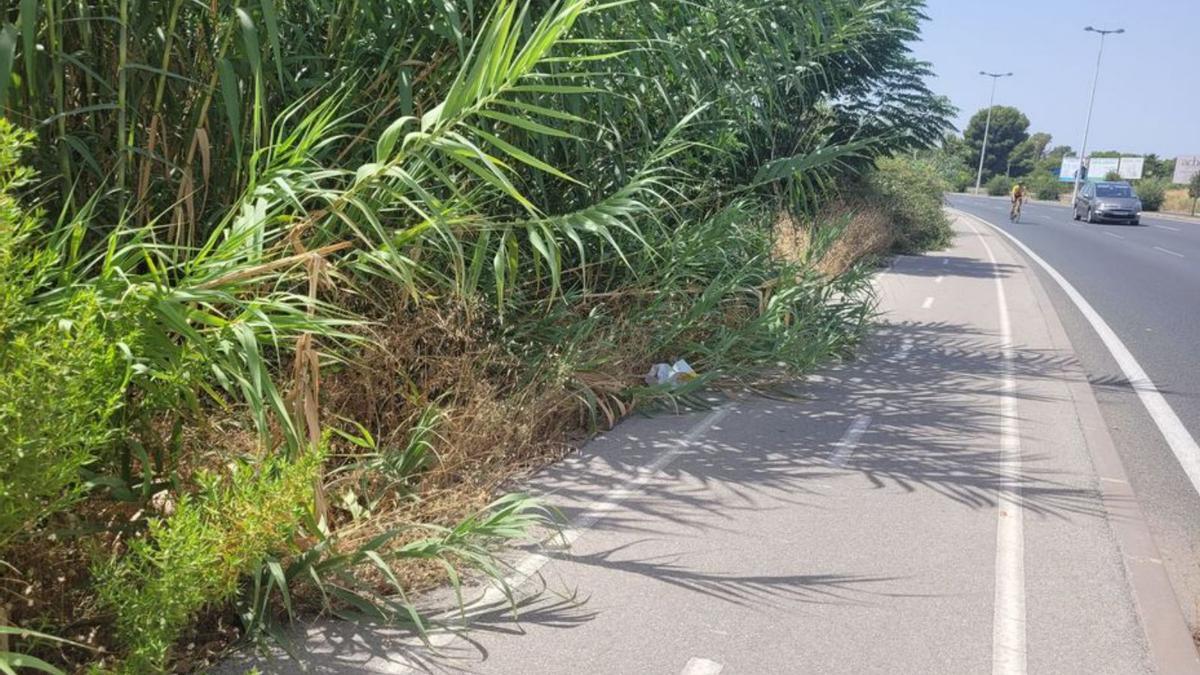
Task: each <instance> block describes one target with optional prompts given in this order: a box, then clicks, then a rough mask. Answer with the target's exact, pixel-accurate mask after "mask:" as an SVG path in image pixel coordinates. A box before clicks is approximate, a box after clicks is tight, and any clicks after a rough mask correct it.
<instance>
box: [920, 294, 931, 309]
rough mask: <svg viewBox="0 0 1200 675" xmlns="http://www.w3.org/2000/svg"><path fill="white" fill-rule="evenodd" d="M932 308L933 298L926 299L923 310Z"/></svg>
mask: <svg viewBox="0 0 1200 675" xmlns="http://www.w3.org/2000/svg"><path fill="white" fill-rule="evenodd" d="M930 307H933V297H932V296H931V297H928V298H925V302H922V303H921V309H929V308H930Z"/></svg>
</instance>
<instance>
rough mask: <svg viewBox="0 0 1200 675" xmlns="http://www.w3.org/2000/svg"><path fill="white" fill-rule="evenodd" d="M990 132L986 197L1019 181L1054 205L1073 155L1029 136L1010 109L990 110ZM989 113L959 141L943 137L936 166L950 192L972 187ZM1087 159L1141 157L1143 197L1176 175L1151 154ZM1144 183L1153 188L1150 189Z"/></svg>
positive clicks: (1044, 137) (1025, 122)
mask: <svg viewBox="0 0 1200 675" xmlns="http://www.w3.org/2000/svg"><path fill="white" fill-rule="evenodd" d="M991 112H992V119H991V126H990V129H989V130H988V133H987V137H988V138H987V154H986V156H984V157H983V175H982V179H983V183H984V184H985V185H987V186H988V189H989V192H992V193H995V194H1003V193H1005V192H1007V191H1008V189H1009V187H1010V186H1011V184H1012V182H1013V181H1015V180H1017V179H1020V180H1021V181H1022V182H1024V183H1025V184H1026V185H1028V186H1029V187H1030V188H1031V189H1032V191H1033V192H1034V193H1035V194H1036V195H1037V196H1038V197H1040V198H1045V199H1053V198H1055V197H1056V196H1057V194H1058V192H1059V191H1060V190H1061V189H1062V188H1063V186H1064V185H1067V184H1060V183H1059V182H1058V174H1059V168H1060V167H1061V166H1062V160H1063V157H1066V156H1069V155H1074V154H1076V153H1075V151H1074V150H1073V149H1072V148H1071V146H1069V145H1052V141H1053V138H1052V137H1051V135H1050V134H1048V133H1045V132H1040V131H1039V132H1032V133H1031V132H1030V130H1029V127H1030V124H1029V118H1028V117H1027V116H1026V115H1025V113H1023V112H1021V111H1020V110H1018V109H1017V108H1014V107H1012V106H1004V105H998V106H993V107H992V109H991ZM987 117H988V109H987V108H982V109H980V110H979V111H978V112H976V113H975V114H974V115H972V116H971V119H970V121H968V122H967V126H966V128H965V129H963V132H962V134H961V135H959V134H954V133H951V134H947V135H946V136H945V137H944V138H943V139H942V145H941V148H940V149H939V151H938V152H939V155H940V156H939V165H940V166H941V168H942V171H943V172H944V174H945V176H946V178H947V180H948V181H949V182H950V184H951V185H952V186H953V188H954V189H956V190H959V191H962V190H966V189H967V188H969V187H974V185H975V181H976V177H977V174H978V171H979V168H980V161H979V159H980V155H981V154H982V153H983V152H984V148H983V136H984V129H985V127H986V126H987V121H988V120H987ZM1088 155H1089V156H1090V157H1125V156H1131V155H1132V156H1141V157H1144V158H1145V167H1144V168H1143V173H1142V180H1141V181H1139V185H1144V186H1145V191H1146V192H1161V191H1162V190H1165V189H1166V187H1168V185H1169V183H1170V181H1171V178H1172V176H1173V175H1174V173H1175V160H1174V159H1173V158H1172V159H1163V158H1160V157H1158V156H1157V155H1155V154H1153V153H1151V154H1147V155H1142V154H1140V153H1130V152H1119V151H1115V150H1104V151H1099V152H1090V153H1088ZM1149 183H1153V184H1152V185H1150V184H1149Z"/></svg>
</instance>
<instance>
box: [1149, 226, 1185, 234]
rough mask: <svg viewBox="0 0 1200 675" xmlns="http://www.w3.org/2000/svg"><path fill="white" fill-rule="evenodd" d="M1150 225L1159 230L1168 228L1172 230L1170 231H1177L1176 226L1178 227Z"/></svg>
mask: <svg viewBox="0 0 1200 675" xmlns="http://www.w3.org/2000/svg"><path fill="white" fill-rule="evenodd" d="M1150 227H1157V228H1158V229H1160V230H1170V231H1172V232H1178V231H1179V228H1178V227H1171V226H1170V225H1151V226H1150Z"/></svg>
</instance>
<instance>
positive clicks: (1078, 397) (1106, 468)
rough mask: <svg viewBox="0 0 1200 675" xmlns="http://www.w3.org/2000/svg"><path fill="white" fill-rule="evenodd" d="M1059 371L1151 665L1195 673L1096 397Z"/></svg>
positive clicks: (1053, 318)
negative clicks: (1071, 402)
mask: <svg viewBox="0 0 1200 675" xmlns="http://www.w3.org/2000/svg"><path fill="white" fill-rule="evenodd" d="M946 211H947V212H948V213H950V214H953V215H955V216H957V217H960V218H963V219H966V220H969V221H971V222H973V223H977V224H979V225H980V226H983V227H985V228H986V230H987V231H989V232H995V231H998V230H997V228H996V227H995V226H994V225H992V224H991V223H989V222H987V221H986V220H983V219H982V218H979V217H977V216H975V215H972V214H970V213H967V212H965V211H959V210H957V209H954V208H949V207H947V208H946ZM997 239H998V240H999V241H1000V242H1001V245H1003V246H1005V247H1007V248H1008V249H1009V251H1011V252H1012V253H1013V254H1014V255H1016V256H1017V257H1018V258H1019V259H1021V260H1024V261H1026V262H1027V263H1029V266H1030V269H1034V268H1035V266H1034V265H1033V264H1032V261H1030V260H1029V257H1028V256H1026V255H1025V253H1024V252H1023V251H1021V250H1020V249H1019V248H1018V247H1016V246H1014V245H1012V243H1011V242H1009V241H1008V239H1007V237H1004V236H999V237H997ZM1030 283H1031V286H1032V288H1033V292H1034V294H1035V296H1036V297H1037V301H1038V304H1039V305H1040V306H1041V309H1042V314H1043V316H1044V318H1045V320H1046V325H1047V327H1048V329H1049V332H1050V338H1051V340H1052V341H1053V343H1054V345H1055V347H1058V348H1060V349H1062V350H1064V351H1066V352H1068V353H1072V354H1074V353H1075V349H1074V346H1073V345H1072V344H1071V341H1070V338H1069V337H1068V336H1067V332H1066V329H1065V328H1064V327H1063V324H1062V321H1061V319H1060V318H1059V316H1058V312H1057V311H1056V310H1055V309H1054V306H1053V305H1052V304H1051V303H1050V297H1049V295H1048V293H1047V291H1046V288H1045V286H1044V284H1043V283H1042V279H1041V275H1039V274H1033V275H1031V282H1030ZM1063 372H1064V374H1065V375H1066V376H1067V377H1068V382H1067V386H1068V390H1069V391H1070V392H1071V397H1072V399H1073V400H1074V404H1075V411H1076V414H1077V415H1078V418H1079V423H1080V426H1081V428H1082V429H1083V433H1084V441H1085V443H1087V448H1088V452H1089V454H1090V455H1091V458H1092V463H1093V465H1094V467H1095V469H1096V474H1097V476H1098V477H1099V479H1100V480H1099V488H1100V492H1101V496H1102V498H1103V501H1104V507H1105V510H1106V511H1107V512H1108V515H1109V518H1108V521H1109V524H1110V526H1111V527H1112V529H1113V535H1114V536H1115V538H1116V540H1117V543H1118V545H1119V546H1120V548H1121V559H1122V561H1123V562H1124V564H1125V572H1126V574H1127V575H1128V577H1129V582H1130V590H1131V592H1132V594H1133V600H1134V605H1135V606H1136V607H1137V611H1138V621H1139V622H1140V623H1141V625H1142V630H1143V631H1144V632H1145V635H1146V641H1147V643H1148V644H1149V646H1150V652H1151V656H1152V658H1153V661H1154V666H1155V668H1157V669H1158V671H1159V672H1162V673H1197V674H1200V653H1197V651H1196V643H1195V641H1194V640H1193V637H1192V634H1191V631H1190V630H1189V629H1188V625H1187V621H1186V620H1185V619H1184V615H1183V611H1182V610H1181V608H1180V607H1179V602H1178V600H1177V599H1176V595H1175V591H1174V588H1173V587H1172V585H1171V580H1170V579H1169V578H1168V577H1167V572H1166V569H1165V568H1164V567H1163V564H1162V557H1161V555H1160V554H1159V552H1158V546H1157V545H1156V544H1155V543H1154V538H1153V536H1152V535H1151V534H1150V528H1149V526H1148V525H1147V523H1146V520H1145V517H1144V516H1143V515H1142V510H1141V507H1140V506H1139V505H1138V501H1137V495H1136V494H1134V491H1133V487H1132V485H1131V484H1130V483H1129V477H1128V476H1127V475H1126V473H1125V466H1124V464H1122V462H1121V457H1120V455H1119V454H1118V453H1117V449H1116V446H1115V444H1114V443H1113V440H1112V436H1111V435H1110V434H1109V433H1108V427H1107V425H1106V424H1105V422H1104V417H1103V415H1102V414H1101V413H1100V405H1099V403H1097V401H1096V396H1095V394H1094V393H1093V392H1092V388H1091V385H1090V384H1089V383H1088V381H1087V377H1086V376H1085V375H1084V373H1083V370H1082V369H1081V368H1080V366H1079V365H1078V363H1077V362H1076V363H1073V364H1072V365H1069V366H1065V367H1064V368H1063Z"/></svg>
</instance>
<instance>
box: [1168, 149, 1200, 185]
mask: <svg viewBox="0 0 1200 675" xmlns="http://www.w3.org/2000/svg"><path fill="white" fill-rule="evenodd" d="M1198 173H1200V155H1182V156H1180V157H1176V158H1175V177H1174V178H1172V179H1171V182H1172V183H1179V184H1180V185H1183V184H1186V183H1188V182H1190V181H1191V180H1192V176H1195V175H1196V174H1198Z"/></svg>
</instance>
